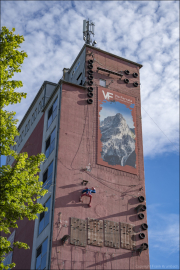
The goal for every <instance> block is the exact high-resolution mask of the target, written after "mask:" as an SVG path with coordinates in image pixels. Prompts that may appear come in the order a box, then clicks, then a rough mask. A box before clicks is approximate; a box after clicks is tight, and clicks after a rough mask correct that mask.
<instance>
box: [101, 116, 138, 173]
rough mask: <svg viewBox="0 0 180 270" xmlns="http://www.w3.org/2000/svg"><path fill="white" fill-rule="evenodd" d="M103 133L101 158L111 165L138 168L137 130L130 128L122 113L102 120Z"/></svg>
mask: <svg viewBox="0 0 180 270" xmlns="http://www.w3.org/2000/svg"><path fill="white" fill-rule="evenodd" d="M100 131H101V134H102V137H101V142H102V151H101V158H102V159H103V160H104V161H105V162H108V164H109V165H121V166H125V165H129V166H132V167H134V168H136V153H135V137H136V136H135V130H134V129H133V128H129V126H128V124H127V122H126V119H125V118H124V117H123V115H122V114H121V113H117V114H116V115H114V116H108V117H106V118H104V120H103V121H100Z"/></svg>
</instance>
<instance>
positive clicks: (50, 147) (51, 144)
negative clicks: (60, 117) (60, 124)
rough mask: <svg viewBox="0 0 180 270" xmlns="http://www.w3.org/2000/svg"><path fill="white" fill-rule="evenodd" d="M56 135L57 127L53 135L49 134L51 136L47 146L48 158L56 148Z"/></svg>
mask: <svg viewBox="0 0 180 270" xmlns="http://www.w3.org/2000/svg"><path fill="white" fill-rule="evenodd" d="M55 135H56V128H55V129H54V130H53V132H52V133H51V135H50V136H49V138H48V139H47V141H46V146H45V155H46V158H48V157H49V155H50V154H51V152H52V151H53V150H54V146H55Z"/></svg>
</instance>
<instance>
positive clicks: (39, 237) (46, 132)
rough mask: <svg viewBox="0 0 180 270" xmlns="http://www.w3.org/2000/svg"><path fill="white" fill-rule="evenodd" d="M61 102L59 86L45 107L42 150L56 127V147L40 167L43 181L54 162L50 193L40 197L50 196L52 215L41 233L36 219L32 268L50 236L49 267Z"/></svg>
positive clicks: (41, 200) (43, 201)
mask: <svg viewBox="0 0 180 270" xmlns="http://www.w3.org/2000/svg"><path fill="white" fill-rule="evenodd" d="M46 95H47V96H48V92H46ZM56 99H57V114H56V117H55V118H54V119H53V121H52V123H51V125H50V126H49V127H48V126H47V123H48V112H49V110H50V108H51V107H52V106H53V103H54V101H55V100H56ZM59 103H60V88H59V87H57V88H56V90H55V92H54V94H53V96H52V95H51V98H50V101H49V102H48V104H47V105H46V107H45V109H44V125H43V138H42V146H41V152H42V153H45V152H46V149H45V147H46V141H47V139H48V138H49V136H50V135H51V133H52V132H53V130H54V129H56V133H55V134H56V135H55V144H54V149H53V151H52V152H51V154H50V155H49V156H48V157H47V158H46V160H45V161H44V162H43V164H42V165H41V167H40V169H41V172H40V175H39V178H40V181H43V174H44V172H45V171H46V170H47V168H48V167H49V165H50V164H51V163H52V162H53V170H52V171H53V172H52V184H51V186H50V187H49V189H48V193H47V194H46V195H45V196H44V197H42V198H40V199H38V202H39V203H41V204H42V205H44V204H45V203H46V202H47V200H48V199H49V198H50V199H51V203H50V216H49V223H48V225H47V226H46V227H45V228H44V229H43V231H42V232H41V233H40V234H39V232H38V230H39V222H40V220H39V217H40V215H38V219H36V220H35V226H34V239H33V248H32V260H31V269H35V265H36V252H37V249H38V247H39V246H40V245H41V244H42V243H43V241H44V240H45V239H46V238H48V247H47V257H46V267H47V269H48V256H49V250H50V246H51V245H50V238H51V220H52V213H53V212H52V207H53V196H54V195H53V194H54V177H55V159H56V147H57V146H56V145H57V132H58V119H59V118H58V116H59Z"/></svg>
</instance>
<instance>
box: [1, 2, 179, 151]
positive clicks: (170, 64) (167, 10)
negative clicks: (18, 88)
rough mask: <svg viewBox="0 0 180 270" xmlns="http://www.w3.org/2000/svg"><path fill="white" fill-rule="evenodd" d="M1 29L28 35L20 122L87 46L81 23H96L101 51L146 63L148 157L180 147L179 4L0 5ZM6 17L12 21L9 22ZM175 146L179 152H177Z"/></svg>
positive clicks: (143, 79) (143, 96)
mask: <svg viewBox="0 0 180 270" xmlns="http://www.w3.org/2000/svg"><path fill="white" fill-rule="evenodd" d="M1 4H2V19H1V20H2V25H6V26H7V27H9V28H12V27H15V28H16V33H19V34H20V35H21V34H22V35H24V37H25V42H24V43H23V44H22V49H23V50H24V51H26V52H27V54H28V59H26V60H25V61H24V64H23V66H22V72H21V73H20V74H17V75H16V76H15V79H19V80H22V81H23V83H24V86H23V88H22V91H24V92H27V93H28V97H27V99H26V100H23V101H22V103H21V106H19V105H15V106H11V107H10V108H9V109H11V108H12V109H13V110H15V111H17V118H18V119H19V120H21V119H22V117H23V115H24V113H25V112H26V110H27V107H29V105H30V104H31V102H32V100H33V98H34V96H35V95H36V93H37V91H38V90H39V89H40V86H41V85H42V83H43V81H44V80H49V81H52V82H56V83H57V82H58V81H59V79H60V78H61V76H62V70H63V68H64V67H70V66H71V64H72V63H73V61H74V59H75V58H76V56H77V54H78V53H79V51H80V49H81V48H82V46H83V43H84V42H83V40H82V21H83V19H88V18H90V19H91V20H92V21H94V22H95V24H96V27H95V39H96V40H97V42H98V44H97V47H99V48H101V49H103V50H106V51H109V52H111V53H114V54H117V55H120V56H122V57H125V58H128V59H130V60H132V61H136V62H139V63H141V64H143V68H142V69H141V74H140V75H141V101H142V107H143V108H144V109H145V110H146V111H147V112H148V114H149V115H150V116H151V117H152V118H153V119H154V121H155V122H156V124H157V125H158V126H159V127H160V129H162V130H163V131H164V132H165V133H166V135H167V137H168V138H169V139H170V141H172V144H171V143H170V142H169V141H168V139H167V138H166V137H165V136H164V135H163V133H162V132H161V131H160V130H159V129H158V127H157V126H156V125H155V124H154V123H153V121H152V120H151V118H150V117H149V116H148V115H147V114H146V112H145V111H144V110H143V109H142V118H143V119H142V125H143V138H144V154H145V155H146V156H151V155H156V154H159V153H163V152H174V151H176V148H177V147H178V136H179V133H178V125H179V119H178V100H179V99H178V97H179V94H178V89H179V84H178V78H179V63H178V59H179V39H178V36H179V31H178V22H179V18H178V17H179V15H178V8H179V6H178V1H121V2H118V1H76V2H70V1H45V2H43V1H2V3H1ZM7 18H8V20H7ZM175 147H176V148H175Z"/></svg>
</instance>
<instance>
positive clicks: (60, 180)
mask: <svg viewBox="0 0 180 270" xmlns="http://www.w3.org/2000/svg"><path fill="white" fill-rule="evenodd" d="M86 50H87V51H86V55H87V58H86V66H87V61H88V60H89V59H93V60H94V63H93V71H94V84H93V87H94V91H93V93H94V96H93V104H91V105H88V104H87V91H86V90H84V89H83V88H81V87H78V86H77V87H76V86H72V85H70V84H69V85H68V84H65V83H63V85H62V97H61V115H60V123H61V124H60V133H59V145H58V158H57V177H56V193H55V208H54V221H53V243H52V252H51V269H86V268H88V269H95V268H97V269H141V268H143V269H144V268H146V269H149V252H148V250H146V251H143V252H142V254H141V256H139V255H138V253H137V252H132V251H130V250H126V249H122V248H120V249H113V248H107V247H101V248H100V247H96V246H91V245H87V246H86V247H79V246H74V245H70V244H69V242H67V243H66V244H65V245H64V246H63V245H62V243H61V238H62V237H63V236H64V235H66V234H69V235H70V230H71V226H70V217H76V218H80V219H87V218H95V219H100V220H111V221H116V222H125V223H130V224H133V225H135V231H136V233H138V232H139V231H140V230H141V227H140V225H141V224H142V223H147V217H146V213H145V218H144V219H143V222H142V221H141V220H139V218H138V216H137V213H136V211H135V207H136V206H137V205H138V204H139V202H138V196H140V195H143V196H144V197H145V181H144V162H143V149H142V126H141V108H140V88H139V86H138V87H134V86H133V85H132V83H133V81H134V78H133V77H132V75H128V76H126V75H125V74H124V70H126V69H128V70H129V71H130V74H132V73H133V72H136V73H138V74H139V67H138V66H137V65H135V64H130V63H128V62H126V61H123V60H120V59H117V58H115V57H112V56H110V55H108V54H105V53H102V52H100V51H98V50H96V49H95V48H94V49H93V48H92V47H91V48H90V47H88V46H87V47H86ZM91 51H92V52H93V57H92V56H90V55H89V53H90V52H91ZM97 66H101V67H103V68H106V69H110V70H113V71H116V72H120V71H121V72H122V73H123V79H124V78H126V77H128V78H129V79H130V83H129V84H128V85H126V84H125V83H124V82H123V79H122V80H119V77H117V76H116V75H109V76H108V74H107V73H101V72H98V73H97V72H96V70H97V69H96V68H97ZM86 77H87V75H86ZM100 78H101V79H105V80H106V81H107V84H109V82H111V80H113V83H111V84H110V85H109V86H108V89H109V90H113V91H117V92H119V93H122V94H126V95H128V96H132V97H134V98H135V105H136V119H137V121H136V130H137V133H136V136H137V142H138V146H137V148H138V164H139V165H138V174H131V173H127V172H123V171H120V170H115V169H112V168H108V167H106V166H101V165H98V164H97V132H98V107H97V105H98V104H97V101H98V100H97V91H98V88H99V79H100ZM137 80H138V81H139V77H138V78H137V79H135V81H137ZM89 163H90V164H91V171H90V172H88V173H87V172H86V171H83V170H82V169H84V168H86V166H88V164H89ZM82 180H87V181H88V184H87V186H88V187H89V188H91V187H95V188H96V192H97V193H96V194H93V198H92V207H91V208H89V207H88V202H89V199H88V198H85V199H83V203H81V202H79V197H80V195H81V191H82V190H83V189H84V186H82V184H81V182H82ZM145 234H146V238H145V239H144V240H140V239H139V237H138V235H137V236H136V247H139V246H140V244H142V243H144V242H146V243H148V235H147V231H146V232H145Z"/></svg>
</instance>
